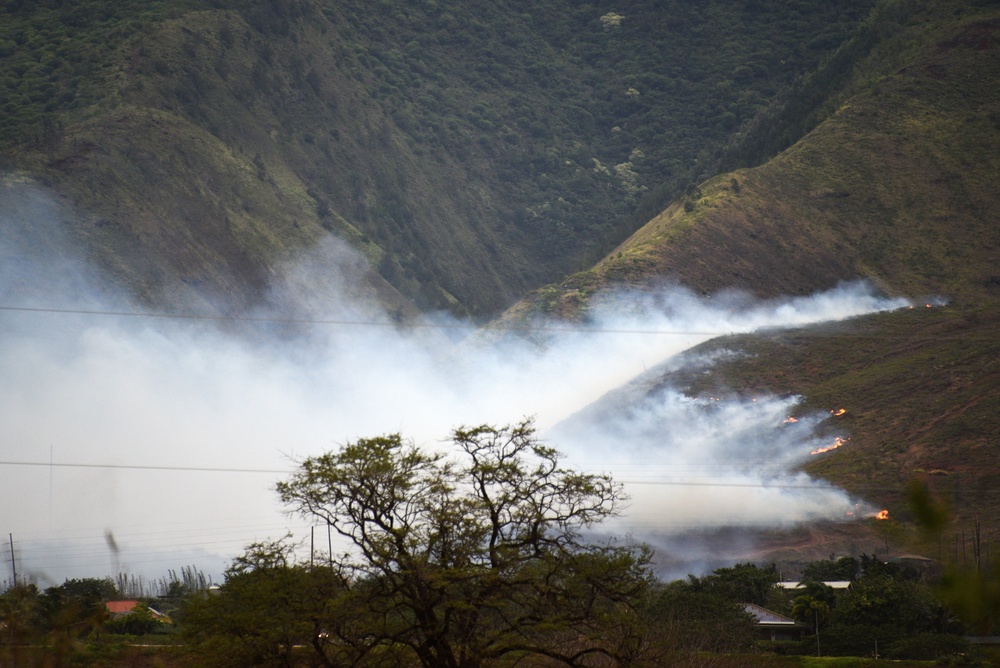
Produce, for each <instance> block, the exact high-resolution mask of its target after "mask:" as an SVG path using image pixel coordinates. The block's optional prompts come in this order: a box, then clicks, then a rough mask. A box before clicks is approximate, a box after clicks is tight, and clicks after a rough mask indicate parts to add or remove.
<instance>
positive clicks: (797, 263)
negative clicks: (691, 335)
mask: <svg viewBox="0 0 1000 668" xmlns="http://www.w3.org/2000/svg"><path fill="white" fill-rule="evenodd" d="M942 14H943V15H944V16H942ZM998 26H1000V22H998V17H997V13H996V10H982V11H981V12H979V13H976V12H972V11H971V10H969V11H968V14H966V15H965V16H964V18H962V19H960V20H956V19H955V17H954V14H953V13H951V12H948V11H941V12H940V13H935V12H933V11H928V12H917V13H915V14H914V16H913V18H912V19H911V25H909V26H908V27H907V29H906V31H905V32H903V33H901V34H899V35H896V36H893V37H892V38H891V39H887V40H885V41H884V42H883V43H882V44H881V45H880V46H879V48H878V49H877V50H876V51H875V52H874V53H873V55H872V56H871V57H870V58H869V59H867V60H865V61H863V62H861V63H860V64H859V65H858V73H857V76H856V77H855V79H854V81H853V83H852V87H853V92H851V93H850V94H849V95H848V96H847V97H845V98H844V100H843V102H842V104H841V105H840V106H839V108H838V109H837V110H836V112H835V113H834V114H833V115H832V116H831V117H830V118H829V119H827V120H826V121H825V122H824V123H823V124H822V125H820V126H819V127H818V128H817V129H816V130H814V131H813V132H812V133H810V134H809V135H808V136H806V137H805V138H803V139H802V140H801V141H799V142H798V143H796V144H795V145H794V146H793V147H791V148H789V149H788V150H786V151H784V152H783V153H781V154H780V155H778V156H776V157H775V158H774V159H772V160H770V161H769V162H767V163H766V164H764V165H762V166H760V167H758V168H754V169H746V170H739V171H736V172H733V173H727V174H723V175H720V176H717V177H715V178H712V179H710V180H709V181H707V182H705V183H703V184H701V186H700V187H699V188H698V189H697V190H694V191H692V192H691V193H690V194H689V195H688V197H686V198H685V199H684V200H683V201H678V202H676V203H674V204H673V205H671V206H670V207H669V208H667V209H666V210H665V211H664V212H663V213H661V214H660V215H659V216H657V217H656V218H655V219H653V220H652V221H651V222H650V223H649V224H647V225H646V226H645V227H643V228H642V229H641V230H639V231H638V232H637V233H636V234H634V235H633V236H632V237H631V238H629V239H628V240H627V241H626V242H625V243H623V244H622V245H621V246H619V247H618V248H617V249H616V250H615V251H614V252H612V253H611V254H609V255H608V256H607V257H605V258H604V259H603V260H602V261H601V262H599V263H598V264H597V265H596V266H595V267H594V268H593V269H592V270H588V271H586V272H582V273H579V274H576V275H574V276H572V277H570V278H568V279H567V280H566V281H565V282H563V283H562V284H561V285H560V286H559V287H558V288H551V287H550V288H547V289H545V290H544V291H542V292H541V293H540V294H539V295H538V299H537V300H536V301H535V306H537V307H539V308H542V309H543V310H551V309H557V310H559V311H560V312H563V313H564V314H569V313H572V312H573V310H574V308H575V305H577V304H579V303H581V302H584V301H585V300H586V296H587V295H588V294H589V293H591V292H593V291H594V290H597V289H602V288H605V287H607V286H609V285H613V284H615V283H618V282H621V283H627V284H631V285H635V284H647V285H652V284H655V283H656V282H659V281H662V280H663V279H664V278H670V279H674V280H678V281H680V282H682V283H683V284H685V285H689V286H694V287H696V288H698V289H700V290H702V291H705V292H712V291H716V290H719V289H722V288H728V287H737V288H742V289H746V290H749V291H751V292H754V293H756V294H758V295H761V296H778V295H783V294H801V293H805V292H811V291H814V290H818V289H821V288H826V287H830V286H832V285H835V284H836V283H837V282H839V281H841V280H845V279H854V278H868V279H870V280H872V281H874V282H875V283H876V284H878V285H880V286H882V287H883V289H885V290H886V291H889V292H894V293H898V294H906V295H912V296H919V295H928V294H937V295H942V296H944V297H946V298H947V299H950V300H953V301H955V300H959V301H962V302H971V303H976V302H979V301H982V300H990V301H992V300H995V299H997V297H998V296H1000V276H998V274H997V266H996V258H997V257H998V256H1000V228H998V227H997V226H996V224H995V215H994V212H995V211H996V210H997V206H998V204H1000V190H998V189H997V188H996V187H995V186H996V182H997V177H998V175H1000V87H998V86H997V85H996V84H997V81H998V80H1000V49H998V48H996V46H995V41H996V37H995V32H996V31H997V29H998ZM879 72H881V75H878V74H877V73H879Z"/></svg>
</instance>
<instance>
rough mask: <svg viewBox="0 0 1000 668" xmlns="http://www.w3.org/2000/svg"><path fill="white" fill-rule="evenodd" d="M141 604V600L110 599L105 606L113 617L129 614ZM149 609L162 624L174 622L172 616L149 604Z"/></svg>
mask: <svg viewBox="0 0 1000 668" xmlns="http://www.w3.org/2000/svg"><path fill="white" fill-rule="evenodd" d="M138 605H139V601H134V600H127V601H108V602H106V603H105V604H104V607H105V608H107V610H108V616H110V617H111V618H112V619H114V618H116V617H121V616H122V615H127V614H129V613H131V612H133V611H134V610H135V608H136V606H138ZM147 610H149V613H150V614H151V615H152V616H153V619H155V620H156V621H158V622H160V623H162V624H173V621H171V619H170V617H169V616H167V615H165V614H163V613H162V612H160V611H159V610H156V609H154V608H150V607H148V606H147Z"/></svg>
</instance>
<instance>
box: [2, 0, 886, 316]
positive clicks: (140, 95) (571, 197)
mask: <svg viewBox="0 0 1000 668" xmlns="http://www.w3.org/2000/svg"><path fill="white" fill-rule="evenodd" d="M0 6H2V11H3V13H4V16H3V20H2V21H0V26H2V28H0V31H2V34H0V84H2V89H3V92H4V94H5V95H4V98H3V100H4V102H3V105H4V106H3V111H4V114H3V116H2V117H0V140H2V142H3V148H4V156H5V159H6V162H7V164H8V165H9V166H10V167H13V168H17V169H21V170H24V171H25V172H27V173H28V174H30V175H32V176H34V177H36V178H38V179H41V181H42V182H43V183H45V184H46V185H48V186H50V187H52V188H54V189H56V190H57V191H58V192H60V193H62V194H63V195H65V197H66V199H67V202H68V203H69V204H71V205H73V206H74V207H75V208H76V209H77V210H78V211H79V212H80V216H81V219H82V220H81V221H80V223H79V229H78V230H77V233H78V235H79V237H80V238H81V239H83V240H84V241H85V242H86V243H87V244H88V245H89V249H90V252H91V254H92V256H93V257H94V258H96V259H97V261H98V262H99V263H100V264H102V265H103V266H105V267H107V268H108V269H109V271H112V272H113V273H115V274H116V275H117V277H118V278H119V280H121V281H123V282H124V283H126V284H127V285H129V286H130V287H131V288H132V289H133V291H135V292H136V293H137V294H139V295H141V296H142V297H143V298H144V299H146V300H147V301H148V302H150V303H156V302H162V301H164V300H167V299H172V298H173V297H172V295H176V294H180V293H183V292H185V291H189V292H192V291H193V292H197V293H204V294H207V295H209V299H210V300H214V301H216V302H219V303H220V308H223V307H225V306H224V304H225V303H226V302H227V300H228V301H231V302H235V304H236V306H237V307H240V306H245V305H247V304H249V303H252V302H254V301H255V300H256V299H259V297H260V293H261V291H262V290H263V289H264V286H265V285H266V284H267V281H268V276H269V275H271V273H272V269H273V265H274V264H275V263H276V262H280V261H281V260H282V259H285V258H287V257H288V256H289V255H292V254H294V253H295V252H296V251H297V250H299V249H302V248H304V247H308V246H309V245H311V244H313V243H315V242H316V240H317V239H318V238H321V237H322V236H324V235H326V234H328V233H333V234H336V235H338V236H341V237H342V238H345V239H346V240H348V241H349V242H350V243H352V244H353V245H354V246H355V247H356V248H358V249H359V250H361V252H363V253H364V255H365V256H366V257H367V258H368V260H369V262H370V263H371V264H372V266H373V267H375V268H376V269H377V270H378V272H379V273H380V274H381V275H382V276H383V277H384V278H385V279H387V280H388V281H389V282H390V283H391V284H392V285H393V286H395V288H397V289H398V290H399V291H401V292H402V293H403V294H405V295H406V296H407V297H408V298H410V299H413V300H415V301H416V302H417V303H418V304H420V305H421V306H424V307H430V308H442V307H446V308H450V309H452V310H455V311H458V312H469V313H473V314H490V313H494V312H496V311H497V310H498V309H500V308H502V307H504V306H506V305H508V304H509V303H511V302H512V301H513V300H514V299H516V298H518V297H519V296H520V295H521V294H523V292H524V291H525V290H526V289H528V288H530V287H535V286H537V285H540V284H542V283H543V282H545V281H551V280H554V279H556V278H558V277H559V276H561V275H564V274H565V273H566V272H567V271H570V270H572V269H574V268H576V267H579V266H583V265H584V264H585V262H584V261H585V259H586V258H588V257H596V256H597V255H598V254H599V253H602V252H604V251H605V250H606V249H607V247H608V241H609V240H611V239H615V240H620V239H621V238H624V236H625V235H626V234H627V233H628V232H630V231H631V230H633V229H634V228H635V227H637V226H638V224H640V223H641V222H644V220H645V219H648V216H649V212H655V211H656V210H658V209H659V208H661V207H662V205H663V204H664V203H665V202H666V201H669V199H671V198H672V196H673V195H674V194H676V193H677V192H680V190H681V189H682V188H683V186H684V185H685V184H686V183H688V182H689V181H691V180H692V179H695V178H699V176H704V175H705V174H704V170H705V169H707V167H708V165H709V163H710V162H711V161H710V160H709V158H710V157H711V155H712V153H713V151H714V150H715V149H716V148H718V147H720V146H721V145H722V144H723V143H724V142H726V141H727V140H728V138H729V137H730V136H731V134H732V133H733V132H734V131H735V130H736V129H738V128H739V127H740V125H741V124H743V123H745V122H746V121H748V120H749V119H750V118H751V117H752V116H753V114H754V113H755V112H756V111H757V110H758V109H760V108H762V107H763V105H764V104H766V103H767V101H768V100H769V99H771V98H772V97H773V96H774V95H775V94H776V93H777V92H779V91H780V90H781V89H782V88H783V87H785V86H787V85H788V84H790V83H791V82H792V80H793V79H794V77H795V76H796V75H797V74H801V73H802V72H805V71H807V70H808V69H810V68H811V67H813V66H814V65H815V63H817V62H818V61H819V59H820V58H821V57H822V55H823V54H825V53H827V52H828V51H829V50H830V49H832V48H835V47H836V46H837V45H838V44H839V43H840V42H841V41H842V40H843V39H844V38H846V37H847V36H848V35H849V34H850V32H851V30H852V28H853V27H854V26H855V25H856V23H857V21H858V20H860V19H861V18H862V17H863V16H864V15H865V13H866V12H867V10H868V8H869V7H870V6H871V1H870V0H854V1H852V2H846V3H836V4H835V5H834V4H824V5H823V6H820V7H817V6H815V5H814V4H813V3H808V2H800V1H798V0H783V2H779V3H770V4H767V5H762V4H761V3H743V2H732V1H726V2H723V1H715V2H709V3H686V2H679V1H672V2H667V3H663V2H654V1H652V0H644V1H642V2H635V3H629V6H628V8H627V11H626V9H625V8H621V7H616V6H613V5H611V4H609V3H606V2H579V3H571V4H570V5H566V4H565V3H559V2H533V3H523V2H518V1H510V2H503V3H474V4H472V5H463V4H455V5H449V4H444V3H436V2H427V3H394V2H379V3H374V4H372V3H370V2H360V1H356V0H340V1H338V2H333V1H329V0H295V1H292V2H283V3H272V2H263V1H260V0H230V1H225V0H216V1H214V2H199V1H196V0H172V1H168V0H158V1H156V2H137V1H126V2H120V3H114V4H111V5H109V4H108V3H100V2H96V1H88V2H81V3H73V4H72V5H69V4H64V3H60V2H42V3H25V2H18V1H16V0H10V1H8V2H4V3H3V4H2V5H0ZM616 10H618V11H616Z"/></svg>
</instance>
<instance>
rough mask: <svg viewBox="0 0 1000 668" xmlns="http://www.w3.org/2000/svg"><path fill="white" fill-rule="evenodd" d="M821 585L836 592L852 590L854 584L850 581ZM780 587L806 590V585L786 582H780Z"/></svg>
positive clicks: (837, 581)
mask: <svg viewBox="0 0 1000 668" xmlns="http://www.w3.org/2000/svg"><path fill="white" fill-rule="evenodd" d="M820 584H825V585H826V586H827V587H829V588H830V589H834V590H836V591H842V590H845V589H850V588H851V584H852V582H851V581H850V580H826V581H824V582H821V583H820ZM778 586H779V587H781V588H782V589H805V588H806V583H805V582H788V581H785V582H779V583H778Z"/></svg>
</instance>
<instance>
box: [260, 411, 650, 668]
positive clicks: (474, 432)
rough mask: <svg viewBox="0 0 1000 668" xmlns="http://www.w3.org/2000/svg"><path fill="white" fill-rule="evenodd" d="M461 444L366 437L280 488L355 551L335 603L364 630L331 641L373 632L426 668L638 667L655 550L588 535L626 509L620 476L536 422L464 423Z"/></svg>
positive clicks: (383, 651)
mask: <svg viewBox="0 0 1000 668" xmlns="http://www.w3.org/2000/svg"><path fill="white" fill-rule="evenodd" d="M451 440H452V443H453V446H454V449H453V452H451V453H449V454H441V453H430V452H427V451H425V450H423V449H421V448H419V447H417V446H416V445H414V444H412V443H407V442H405V441H404V440H403V439H402V438H401V437H400V435H398V434H392V435H387V436H381V437H376V438H368V439H360V440H358V441H357V442H355V443H349V444H347V445H345V446H344V447H342V448H341V449H340V450H339V451H337V452H330V453H327V454H324V455H320V456H317V457H310V458H308V459H306V460H304V461H303V462H301V465H300V467H299V469H298V471H297V472H296V473H295V474H294V475H293V476H292V477H291V478H290V479H289V480H287V481H285V482H282V483H280V484H279V485H278V487H277V490H278V492H279V494H280V496H281V499H282V500H283V501H284V502H285V503H286V504H287V505H288V506H289V507H290V508H291V510H292V511H293V512H298V513H301V514H303V515H305V516H307V517H310V518H315V519H319V520H322V521H323V522H325V523H327V524H328V525H329V526H330V527H332V529H333V530H334V531H336V532H337V533H339V534H340V535H341V536H343V537H345V538H346V539H348V541H349V542H350V544H351V545H352V547H353V549H352V550H351V552H350V553H349V554H348V555H345V556H344V557H342V558H340V559H339V560H337V566H338V569H339V572H341V573H342V574H343V576H344V577H343V580H342V582H343V585H344V590H343V593H342V595H341V596H340V597H339V599H338V601H337V603H336V606H337V607H338V608H339V610H340V615H339V617H340V618H341V619H342V618H343V617H344V613H345V611H348V610H349V611H350V613H349V616H350V618H351V619H352V620H353V621H354V624H353V626H352V628H351V629H348V630H347V631H349V633H345V637H344V638H337V637H336V635H337V633H338V630H337V628H334V627H331V628H330V629H328V630H326V632H325V633H326V637H324V638H323V639H321V640H322V642H320V643H319V644H317V647H318V648H319V649H320V650H321V651H327V652H332V651H334V650H339V649H342V647H343V643H344V642H345V641H346V640H348V639H355V640H356V639H357V638H359V637H362V636H363V637H365V638H368V639H370V641H369V642H370V643H371V645H373V646H377V651H373V650H372V648H371V647H369V648H367V650H366V652H367V656H368V657H369V658H370V657H375V656H379V657H385V656H387V655H392V656H395V657H396V658H397V659H399V660H404V661H407V660H416V661H418V662H419V663H420V664H421V665H423V666H427V667H430V666H434V667H455V668H459V667H462V668H465V667H473V666H479V665H482V664H483V663H484V662H486V661H489V660H492V659H498V658H502V657H510V656H513V655H516V656H521V657H523V656H535V657H539V658H540V657H547V659H548V660H551V661H555V662H556V663H558V664H561V665H567V666H586V665H598V664H599V663H601V662H606V661H608V660H611V661H613V662H619V663H630V662H633V663H634V662H635V660H636V659H637V654H638V652H640V651H641V649H642V643H641V633H640V629H639V628H638V625H639V622H638V621H637V620H638V616H637V615H635V614H634V611H633V610H632V605H633V603H634V602H635V601H636V600H637V599H638V598H639V597H640V596H641V595H642V594H643V593H644V592H645V591H646V589H647V587H648V585H649V584H650V582H651V576H650V574H649V572H648V570H647V565H648V559H649V553H648V550H647V549H646V548H645V547H643V546H637V545H619V544H616V543H614V542H612V541H605V542H599V541H596V540H594V539H593V536H591V535H589V534H588V529H590V528H592V527H593V526H594V525H596V524H598V523H600V522H601V521H602V520H604V519H607V518H608V517H611V516H613V515H615V513H616V512H617V511H618V510H619V508H620V506H621V504H622V502H623V500H624V499H625V497H624V494H623V491H622V488H621V486H620V485H619V484H616V483H614V482H613V481H612V480H611V479H610V477H608V476H606V475H594V474H587V473H581V472H577V471H572V470H569V469H566V468H563V467H561V466H560V464H559V455H558V453H557V452H556V451H555V450H553V449H552V448H549V447H547V446H545V445H543V444H542V443H540V442H539V441H538V440H537V438H536V437H535V431H534V428H533V425H532V422H531V421H530V420H524V421H522V422H520V423H518V424H515V425H508V426H504V427H494V426H489V425H482V426H478V427H472V428H459V429H456V430H455V431H454V432H453V433H452V435H451ZM331 561H333V560H332V559H331ZM359 626H363V627H364V628H363V629H359ZM359 631H361V633H359ZM323 643H325V649H324V645H323Z"/></svg>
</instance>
